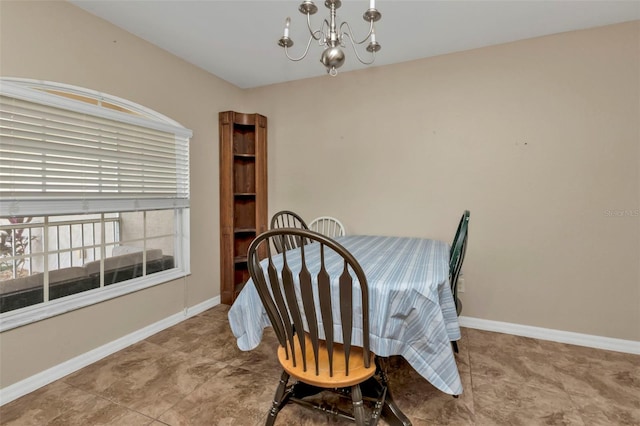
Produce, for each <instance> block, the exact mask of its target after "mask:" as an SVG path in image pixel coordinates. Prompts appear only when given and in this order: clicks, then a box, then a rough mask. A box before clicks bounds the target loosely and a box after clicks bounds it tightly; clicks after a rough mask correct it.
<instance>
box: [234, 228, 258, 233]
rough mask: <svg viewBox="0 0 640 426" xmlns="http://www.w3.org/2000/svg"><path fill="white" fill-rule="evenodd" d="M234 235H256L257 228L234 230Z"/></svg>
mask: <svg viewBox="0 0 640 426" xmlns="http://www.w3.org/2000/svg"><path fill="white" fill-rule="evenodd" d="M233 233H234V234H255V233H256V228H235V229H234V230H233Z"/></svg>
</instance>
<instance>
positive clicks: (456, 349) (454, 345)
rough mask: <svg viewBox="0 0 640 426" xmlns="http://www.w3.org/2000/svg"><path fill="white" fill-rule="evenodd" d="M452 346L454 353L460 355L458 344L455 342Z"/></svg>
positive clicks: (452, 342)
mask: <svg viewBox="0 0 640 426" xmlns="http://www.w3.org/2000/svg"><path fill="white" fill-rule="evenodd" d="M451 346H453V351H454V352H455V353H458V342H456V341H455V340H453V341H451Z"/></svg>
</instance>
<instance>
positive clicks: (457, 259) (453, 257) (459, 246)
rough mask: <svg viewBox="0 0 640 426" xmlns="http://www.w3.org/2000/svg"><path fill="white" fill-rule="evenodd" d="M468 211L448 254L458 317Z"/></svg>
mask: <svg viewBox="0 0 640 426" xmlns="http://www.w3.org/2000/svg"><path fill="white" fill-rule="evenodd" d="M469 216H470V213H469V210H465V211H464V213H463V214H462V217H461V218H460V222H459V223H458V229H457V230H456V235H455V237H453V243H452V244H451V250H450V252H449V282H450V283H451V293H452V294H453V300H454V301H455V303H456V312H457V314H458V316H460V312H462V302H460V299H458V278H459V277H460V271H461V270H462V262H464V256H465V254H466V252H467V241H468V239H469ZM451 344H452V345H453V350H454V351H455V352H458V343H457V342H451Z"/></svg>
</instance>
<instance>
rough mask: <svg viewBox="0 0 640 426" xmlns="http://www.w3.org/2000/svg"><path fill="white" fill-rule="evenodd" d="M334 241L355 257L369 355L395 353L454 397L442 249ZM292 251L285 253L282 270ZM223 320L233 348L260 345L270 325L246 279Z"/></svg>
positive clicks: (450, 302) (453, 326)
mask: <svg viewBox="0 0 640 426" xmlns="http://www.w3.org/2000/svg"><path fill="white" fill-rule="evenodd" d="M335 240H336V241H337V242H338V243H340V244H341V245H342V246H344V247H345V248H346V249H347V250H348V251H349V252H351V254H352V255H353V256H354V257H355V258H356V259H357V261H358V262H359V263H360V266H361V267H362V269H363V271H364V273H365V275H366V278H367V283H368V288H369V327H370V333H369V334H370V347H371V350H372V351H373V352H374V353H375V354H376V355H377V356H378V357H382V358H385V359H388V357H391V356H394V355H400V356H402V357H403V358H404V359H405V360H406V361H407V362H408V363H409V364H410V365H411V366H412V367H413V368H414V369H415V370H416V371H417V372H418V373H419V374H420V375H421V376H422V377H424V378H425V379H426V380H428V381H429V382H430V383H431V384H432V385H433V386H434V387H436V388H437V389H439V390H441V391H442V392H444V393H447V394H451V395H454V396H457V395H460V394H461V393H462V382H461V380H460V374H459V372H458V368H457V364H456V360H455V356H454V353H453V349H452V345H451V342H452V341H457V340H459V339H460V326H459V323H458V316H457V313H456V306H455V302H454V299H453V296H452V293H451V288H450V283H449V249H450V246H449V244H448V243H446V242H444V241H440V240H436V239H428V238H416V237H394V236H375V235H347V236H341V237H336V238H335ZM295 251H296V250H295V249H293V250H291V254H288V256H287V262H289V264H290V265H291V264H293V263H295V257H294V256H295ZM298 251H299V250H298ZM280 256H281V255H280ZM337 266H339V265H337ZM328 267H329V266H328ZM354 310H357V307H355V308H354ZM228 319H229V324H230V326H231V330H232V331H233V334H234V336H235V337H236V339H237V345H238V347H239V348H240V349H241V350H244V351H249V350H252V349H254V348H256V347H257V346H258V345H259V344H260V341H261V340H262V334H263V330H264V329H265V328H267V327H270V325H271V324H270V322H269V318H268V316H267V313H266V311H265V309H264V307H263V305H262V302H261V301H260V297H259V295H258V292H257V290H256V288H255V286H254V285H253V282H252V281H251V279H249V280H248V281H247V283H246V284H245V286H244V287H243V289H242V291H241V292H240V294H239V295H238V297H237V299H236V300H235V302H234V303H233V305H232V306H231V308H230V310H229V313H228ZM354 334H357V333H354Z"/></svg>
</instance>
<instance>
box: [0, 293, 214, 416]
mask: <svg viewBox="0 0 640 426" xmlns="http://www.w3.org/2000/svg"><path fill="white" fill-rule="evenodd" d="M219 304H220V296H217V297H214V298H212V299H209V300H206V301H204V302H202V303H199V304H197V305H195V306H191V307H188V308H185V310H184V311H183V312H179V313H177V314H173V315H171V316H170V317H167V318H165V319H163V320H160V321H158V322H156V323H154V324H151V325H149V326H147V327H144V328H142V329H140V330H136V331H134V332H133V333H131V334H127V335H126V336H123V337H121V338H119V339H116V340H114V341H112V342H109V343H107V344H105V345H102V346H100V347H99V348H96V349H93V350H91V351H89V352H86V353H84V354H82V355H79V356H77V357H74V358H72V359H70V360H68V361H65V362H63V363H61V364H58V365H56V366H54V367H51V368H49V369H47V370H45V371H42V372H40V373H37V374H34V375H33V376H31V377H28V378H26V379H24V380H21V381H19V382H17V383H14V384H12V385H10V386H7V387H6V388H3V389H0V406H2V405H4V404H6V403H8V402H11V401H13V400H15V399H17V398H20V397H21V396H23V395H26V394H28V393H30V392H33V391H34V390H36V389H39V388H41V387H42V386H45V385H48V384H49V383H51V382H54V381H56V380H58V379H61V378H62V377H64V376H66V375H68V374H71V373H73V372H75V371H78V370H80V369H81V368H83V367H86V366H87V365H89V364H92V363H94V362H96V361H99V360H101V359H102V358H105V357H106V356H109V355H111V354H113V353H115V352H118V351H119V350H122V349H124V348H126V347H127V346H131V345H133V344H134V343H137V342H139V341H141V340H144V339H146V338H147V337H149V336H152V335H154V334H156V333H158V332H160V331H162V330H164V329H166V328H169V327H172V326H174V325H176V324H178V323H180V322H182V321H184V320H186V319H188V318H191V317H193V316H195V315H198V314H199V313H202V312H204V311H206V310H207V309H209V308H212V307H214V306H216V305H219Z"/></svg>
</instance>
